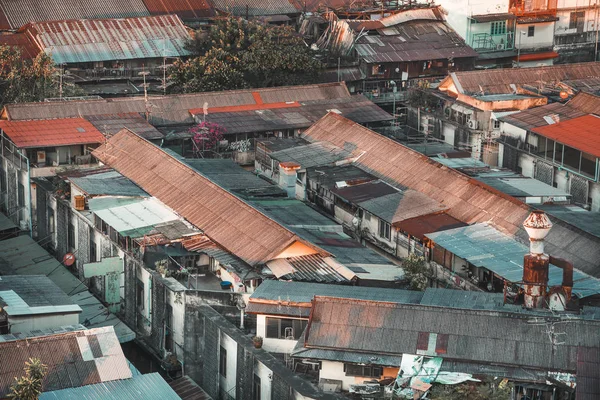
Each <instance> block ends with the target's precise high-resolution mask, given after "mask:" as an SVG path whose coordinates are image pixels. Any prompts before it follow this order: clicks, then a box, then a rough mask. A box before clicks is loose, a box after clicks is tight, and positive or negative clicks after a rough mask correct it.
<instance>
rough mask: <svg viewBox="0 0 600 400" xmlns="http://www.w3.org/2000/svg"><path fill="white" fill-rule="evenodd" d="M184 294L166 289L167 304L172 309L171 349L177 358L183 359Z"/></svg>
mask: <svg viewBox="0 0 600 400" xmlns="http://www.w3.org/2000/svg"><path fill="white" fill-rule="evenodd" d="M184 297H185V295H184V292H178V293H176V292H172V291H170V290H169V291H168V299H167V301H168V304H169V305H170V306H171V308H172V309H173V316H172V317H171V320H172V323H173V326H172V327H171V331H172V335H173V342H174V343H173V349H174V351H175V354H176V355H177V358H179V359H180V360H183V354H182V352H183V339H184V338H183V333H184V324H185V298H184Z"/></svg>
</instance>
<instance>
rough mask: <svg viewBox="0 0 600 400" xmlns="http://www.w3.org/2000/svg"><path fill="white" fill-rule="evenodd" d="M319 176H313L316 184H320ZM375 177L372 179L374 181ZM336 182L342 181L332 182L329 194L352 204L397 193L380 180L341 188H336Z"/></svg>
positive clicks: (396, 190) (393, 188)
mask: <svg viewBox="0 0 600 400" xmlns="http://www.w3.org/2000/svg"><path fill="white" fill-rule="evenodd" d="M318 167H320V166H318V165H317V166H316V168H318ZM332 168H340V167H332ZM319 171H320V168H319ZM320 176H321V175H320V174H315V175H314V179H316V181H317V183H319V184H320V183H321V179H320ZM374 178H375V177H373V179H374ZM338 182H344V181H343V180H341V181H337V182H333V183H332V186H333V187H331V188H330V190H331V192H332V193H334V194H335V195H336V196H337V197H339V198H341V199H344V200H346V201H348V202H350V203H353V204H358V203H362V202H366V201H368V200H371V199H374V198H377V197H383V196H387V195H390V194H395V193H398V192H399V190H398V189H396V188H395V187H393V186H391V185H389V184H387V183H385V182H382V181H380V180H377V179H374V180H372V181H368V182H364V183H359V184H356V185H352V184H351V185H348V186H343V185H342V186H341V187H336V183H338Z"/></svg>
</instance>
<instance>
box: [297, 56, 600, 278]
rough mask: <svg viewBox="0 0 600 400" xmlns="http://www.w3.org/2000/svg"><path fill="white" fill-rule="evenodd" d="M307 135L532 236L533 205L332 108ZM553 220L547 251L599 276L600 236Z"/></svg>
mask: <svg viewBox="0 0 600 400" xmlns="http://www.w3.org/2000/svg"><path fill="white" fill-rule="evenodd" d="M599 64H600V63H599ZM511 71H512V70H511ZM303 138H305V139H307V140H309V141H312V142H317V141H328V142H330V143H332V144H334V145H336V146H352V147H354V148H355V149H356V150H355V151H364V152H365V154H364V155H363V156H361V157H360V159H359V160H358V161H357V162H355V163H354V164H355V165H356V166H358V167H360V168H362V169H364V170H366V171H367V172H369V173H371V174H373V175H375V176H377V177H379V178H380V179H384V180H386V181H387V182H388V183H390V184H391V185H394V186H397V187H408V188H410V189H413V190H417V191H420V192H422V193H424V194H425V195H427V196H429V197H431V198H432V199H434V200H437V201H439V202H440V203H442V204H445V205H447V206H448V207H449V210H448V214H449V215H451V216H452V217H454V218H456V219H458V220H459V221H462V222H465V223H467V224H473V223H476V222H491V223H493V224H494V225H495V226H497V227H499V228H500V229H501V230H503V231H504V232H507V233H509V234H511V235H514V236H516V237H519V238H520V240H523V241H525V240H528V236H527V233H526V232H525V230H524V229H523V227H522V226H521V224H522V223H523V221H524V220H525V218H527V216H528V215H529V212H530V210H531V208H530V207H529V206H527V205H526V204H524V203H522V202H521V201H519V200H517V199H515V198H513V197H510V196H508V195H506V194H504V193H501V192H499V191H497V190H495V189H493V188H490V187H489V186H487V185H485V184H483V183H481V182H478V181H477V180H476V179H474V178H470V177H468V176H466V175H464V174H462V173H460V172H458V171H456V170H453V169H450V168H447V167H444V166H442V165H441V164H439V163H437V162H435V161H433V160H431V159H430V158H428V157H425V156H423V155H421V154H419V153H417V152H415V151H413V150H410V149H408V148H407V147H405V146H403V145H401V144H400V143H397V142H395V141H393V140H391V139H388V138H386V137H384V136H381V135H379V134H377V133H375V132H373V131H371V130H369V129H367V128H364V127H362V126H360V125H358V124H355V123H353V122H351V121H349V120H348V119H345V118H343V117H341V116H339V115H336V114H333V113H329V114H328V115H327V116H326V117H324V118H323V119H321V120H320V121H319V122H317V123H316V124H314V125H313V126H312V127H311V128H309V129H308V130H307V131H305V132H304V134H303ZM552 221H553V223H554V228H553V229H552V230H551V231H550V234H549V235H548V237H547V238H546V249H547V251H548V253H549V254H553V255H554V256H556V257H562V258H564V259H567V260H570V261H571V262H572V263H573V264H574V265H575V268H577V269H579V270H581V271H583V272H586V273H588V274H590V275H592V276H596V277H600V273H599V270H598V265H599V263H598V260H600V242H599V241H598V239H597V238H595V237H593V236H590V235H586V234H583V233H582V232H579V231H578V229H577V227H576V226H572V225H569V224H567V223H564V222H562V221H559V220H556V219H553V220H552Z"/></svg>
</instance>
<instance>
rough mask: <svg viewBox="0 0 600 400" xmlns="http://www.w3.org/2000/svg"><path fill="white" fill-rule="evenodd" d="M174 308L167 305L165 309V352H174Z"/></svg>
mask: <svg viewBox="0 0 600 400" xmlns="http://www.w3.org/2000/svg"><path fill="white" fill-rule="evenodd" d="M172 325H173V307H171V305H170V304H167V307H166V308H165V350H166V351H169V352H173V332H172V330H171V329H172Z"/></svg>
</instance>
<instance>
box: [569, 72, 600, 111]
mask: <svg viewBox="0 0 600 400" xmlns="http://www.w3.org/2000/svg"><path fill="white" fill-rule="evenodd" d="M598 78H599V79H600V77H598ZM567 106H569V107H572V108H574V109H576V110H579V111H581V112H583V113H586V114H600V96H595V95H593V94H590V93H585V92H580V93H577V94H576V95H575V97H573V98H572V99H571V100H569V102H568V103H567Z"/></svg>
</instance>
